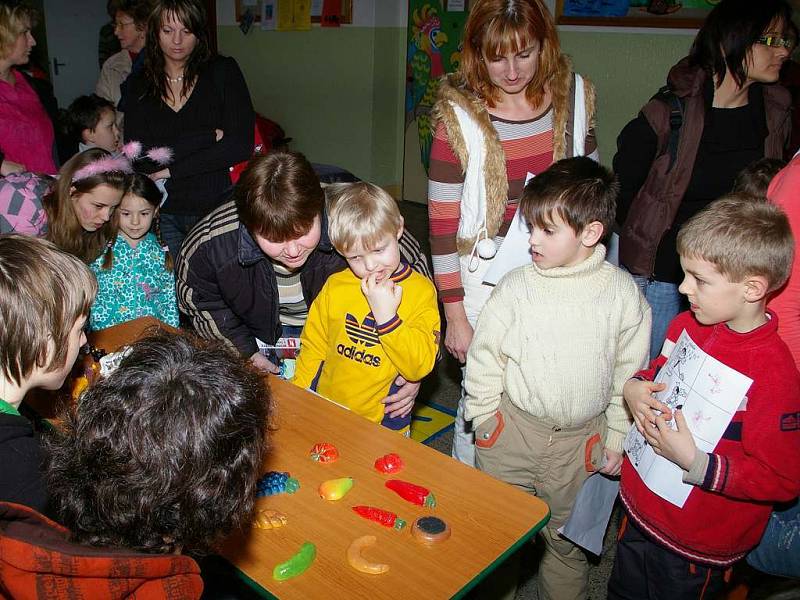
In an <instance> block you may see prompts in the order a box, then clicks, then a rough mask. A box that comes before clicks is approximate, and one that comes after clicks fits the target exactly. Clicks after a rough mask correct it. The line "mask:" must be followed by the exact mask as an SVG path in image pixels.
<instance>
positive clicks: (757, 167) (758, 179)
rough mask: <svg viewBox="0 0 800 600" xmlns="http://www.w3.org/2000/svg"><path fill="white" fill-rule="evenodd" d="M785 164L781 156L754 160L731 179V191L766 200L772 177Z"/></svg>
mask: <svg viewBox="0 0 800 600" xmlns="http://www.w3.org/2000/svg"><path fill="white" fill-rule="evenodd" d="M785 166H786V161H785V160H783V159H782V158H761V159H759V160H757V161H754V162H752V163H750V164H749V165H747V166H746V167H745V168H744V169H742V170H741V171H739V174H738V175H737V176H736V179H735V180H734V181H733V192H734V193H735V194H749V195H750V196H753V197H754V198H757V199H759V200H766V198H767V190H768V189H769V184H770V182H771V181H772V178H773V177H775V175H777V174H778V171H780V170H781V169H782V168H783V167H785Z"/></svg>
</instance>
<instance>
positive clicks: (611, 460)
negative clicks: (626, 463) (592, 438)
mask: <svg viewBox="0 0 800 600" xmlns="http://www.w3.org/2000/svg"><path fill="white" fill-rule="evenodd" d="M603 453H604V454H605V456H606V464H604V465H603V468H602V469H599V470H598V472H599V473H603V474H604V475H610V476H611V477H617V476H618V475H619V473H620V471H621V470H622V453H621V452H615V451H614V450H609V449H608V448H603Z"/></svg>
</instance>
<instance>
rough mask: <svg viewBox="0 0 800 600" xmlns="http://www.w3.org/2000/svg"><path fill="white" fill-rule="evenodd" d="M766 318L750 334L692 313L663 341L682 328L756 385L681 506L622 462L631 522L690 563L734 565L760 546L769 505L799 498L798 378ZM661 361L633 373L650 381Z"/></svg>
mask: <svg viewBox="0 0 800 600" xmlns="http://www.w3.org/2000/svg"><path fill="white" fill-rule="evenodd" d="M768 314H769V316H770V317H771V318H770V319H769V321H768V322H767V323H766V324H764V325H762V326H761V327H759V328H757V329H755V330H753V331H751V332H749V333H736V332H735V331H733V330H731V329H730V328H728V326H727V325H725V324H724V323H719V324H717V325H712V326H709V325H701V324H700V323H698V322H697V320H695V318H694V316H693V315H692V313H690V312H684V313H681V314H680V315H678V316H677V317H676V318H675V319H674V320H673V321H672V323H670V326H669V329H668V331H667V339H668V340H671V341H673V342H675V341H677V339H678V337H679V336H680V334H681V332H682V331H683V330H684V329H686V331H687V333H688V334H689V336H690V337H691V338H692V340H694V342H695V343H696V344H697V345H698V346H699V347H700V348H701V349H702V350H703V351H704V352H706V353H708V354H709V355H711V356H713V357H714V358H716V359H717V360H719V361H721V362H722V363H724V364H725V365H727V366H729V367H731V368H732V369H735V370H737V371H739V372H740V373H742V374H744V375H746V376H747V377H750V378H751V379H752V380H753V384H752V385H751V386H750V389H749V390H748V393H747V401H746V402H745V403H743V404H744V405H745V406H744V408H743V409H742V408H741V407H740V410H739V411H737V412H736V414H735V415H734V417H733V420H732V421H731V423H730V425H729V426H728V428H727V430H726V431H725V433H724V434H723V436H722V439H721V440H720V441H719V443H718V444H717V446H716V447H715V448H714V452H713V453H711V454H709V464H708V471H707V472H706V476H705V479H704V482H703V484H702V485H701V486H697V488H696V489H694V490H692V492H691V494H689V498H688V499H687V500H686V504H684V506H683V508H678V507H677V506H675V505H674V504H671V503H669V502H667V501H666V500H663V499H662V498H661V497H659V496H657V495H656V494H654V493H653V492H651V491H650V490H649V489H648V488H647V487H646V486H645V484H644V482H643V481H642V479H641V478H640V477H639V474H638V473H637V472H636V470H635V469H634V467H633V465H632V464H631V463H630V461H629V460H628V458H627V456H626V457H625V461H624V463H623V465H622V485H621V489H620V495H621V498H622V502H623V504H624V505H625V508H626V509H627V511H628V514H629V516H630V518H631V519H633V521H634V522H635V523H636V524H637V525H638V526H639V527H640V528H641V529H642V530H643V531H644V532H645V533H646V534H647V535H648V536H649V537H651V538H653V539H654V540H655V541H656V542H657V543H660V544H661V545H663V546H665V547H667V548H668V549H670V550H672V551H673V552H675V553H676V554H679V555H681V556H683V557H684V558H686V559H687V560H689V561H691V562H697V563H704V564H710V565H715V566H721V567H724V566H728V565H730V564H732V563H734V562H735V561H737V560H739V559H740V558H742V557H743V556H744V555H745V553H747V551H748V550H750V549H751V548H753V547H754V546H755V545H756V544H758V541H759V540H760V538H761V535H762V534H763V532H764V527H765V526H766V524H767V519H768V518H769V515H770V513H771V511H772V503H773V502H779V501H785V500H791V499H793V498H795V497H797V495H798V494H800V460H798V457H800V373H798V372H797V368H796V367H795V364H794V360H793V359H792V356H791V354H790V353H789V349H788V348H787V347H786V344H785V343H784V342H783V340H781V339H780V338H779V337H778V318H777V317H776V316H775V314H774V313H773V312H771V311H768ZM666 361H667V358H666V357H665V356H663V355H661V356H659V357H658V358H656V359H655V360H653V361H652V362H651V364H650V368H649V369H646V370H644V371H641V372H640V373H639V374H638V375H641V376H643V377H645V378H646V379H649V380H652V379H653V377H654V376H655V374H656V371H657V369H658V368H660V367H661V366H663V365H664V364H665V363H666Z"/></svg>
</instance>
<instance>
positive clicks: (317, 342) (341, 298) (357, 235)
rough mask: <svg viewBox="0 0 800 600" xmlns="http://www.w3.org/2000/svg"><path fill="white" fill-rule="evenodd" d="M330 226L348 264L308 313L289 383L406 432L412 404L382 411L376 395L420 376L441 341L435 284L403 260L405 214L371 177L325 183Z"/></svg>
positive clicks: (379, 396)
mask: <svg viewBox="0 0 800 600" xmlns="http://www.w3.org/2000/svg"><path fill="white" fill-rule="evenodd" d="M329 193H330V198H331V200H330V202H329V204H328V220H329V226H328V232H329V236H330V240H331V243H332V244H333V247H334V248H335V249H336V250H337V251H338V252H339V253H340V254H342V255H343V256H344V257H345V259H346V260H347V264H348V266H349V267H350V269H349V270H345V271H341V272H339V273H335V274H333V275H331V276H330V277H329V278H328V280H327V282H326V283H325V285H324V286H323V288H322V290H321V291H320V293H319V295H318V296H317V298H316V299H315V300H314V302H313V304H312V305H311V308H310V309H309V312H308V320H307V321H306V324H305V327H303V332H302V334H301V336H300V356H299V357H298V359H297V370H296V372H295V376H294V379H293V381H294V383H295V384H297V385H299V386H301V387H306V388H311V389H313V390H314V391H316V392H318V393H319V394H321V395H323V396H325V397H326V398H329V399H331V400H334V401H336V402H338V403H340V404H343V405H345V406H347V407H348V408H350V409H351V410H352V411H353V412H355V413H357V414H359V415H361V416H363V417H366V418H367V419H369V420H371V421H373V422H375V423H381V424H383V425H384V426H385V427H388V428H390V429H394V430H397V431H400V432H402V433H404V434H405V435H408V433H409V425H410V423H411V409H412V408H413V403H410V404H409V405H408V406H407V408H406V409H404V410H403V411H402V413H401V414H399V415H397V416H394V417H390V416H389V415H388V414H385V413H384V406H383V404H382V403H381V399H382V398H384V397H385V396H386V395H387V393H388V394H391V393H393V387H394V381H395V379H396V378H397V376H398V375H401V376H402V377H403V378H404V379H406V380H407V381H418V380H420V379H422V378H423V377H425V375H427V374H428V373H430V372H431V370H432V369H433V365H434V362H435V360H436V354H437V351H438V347H439V331H440V323H439V309H438V306H437V304H436V289H435V288H434V287H433V284H432V283H431V282H430V280H428V279H427V278H426V277H424V276H422V275H420V274H419V273H417V272H415V271H412V270H411V267H409V265H407V264H405V263H401V261H400V250H399V247H398V240H399V239H400V236H401V235H402V233H403V217H401V216H400V211H399V210H398V208H397V204H396V203H395V201H394V199H393V198H392V197H391V196H390V195H389V194H387V193H386V192H385V191H383V190H382V189H381V188H379V187H377V186H375V185H372V184H370V183H353V184H339V185H335V186H331V187H329Z"/></svg>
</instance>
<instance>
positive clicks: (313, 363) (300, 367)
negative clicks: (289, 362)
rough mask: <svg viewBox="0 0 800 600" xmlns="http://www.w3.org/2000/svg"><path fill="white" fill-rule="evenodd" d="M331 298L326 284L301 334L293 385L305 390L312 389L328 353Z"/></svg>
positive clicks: (314, 303)
mask: <svg viewBox="0 0 800 600" xmlns="http://www.w3.org/2000/svg"><path fill="white" fill-rule="evenodd" d="M329 296H330V285H329V284H328V283H326V284H325V285H323V286H322V289H321V290H320V292H319V294H318V295H317V297H316V298H315V299H314V302H312V303H311V308H309V309H308V318H307V319H306V324H305V325H304V326H303V331H302V333H301V334H300V354H299V355H298V357H297V363H296V364H295V371H294V376H293V377H292V383H294V384H295V385H297V386H299V387H301V388H304V389H307V388H310V387H311V384H312V382H313V381H314V378H315V377H316V376H317V373H319V370H320V367H321V366H322V364H323V363H324V362H325V357H326V356H327V353H328V335H329V331H328V323H329V313H330V310H329V304H328V303H329Z"/></svg>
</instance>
